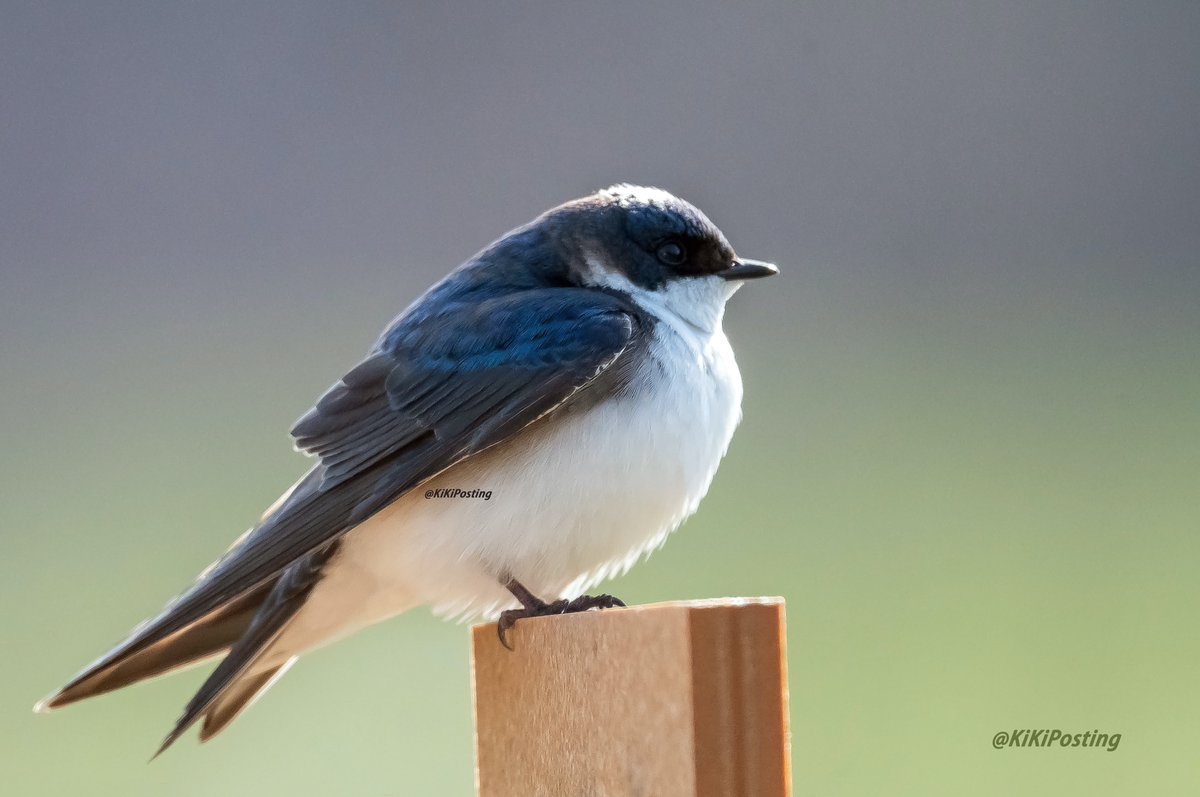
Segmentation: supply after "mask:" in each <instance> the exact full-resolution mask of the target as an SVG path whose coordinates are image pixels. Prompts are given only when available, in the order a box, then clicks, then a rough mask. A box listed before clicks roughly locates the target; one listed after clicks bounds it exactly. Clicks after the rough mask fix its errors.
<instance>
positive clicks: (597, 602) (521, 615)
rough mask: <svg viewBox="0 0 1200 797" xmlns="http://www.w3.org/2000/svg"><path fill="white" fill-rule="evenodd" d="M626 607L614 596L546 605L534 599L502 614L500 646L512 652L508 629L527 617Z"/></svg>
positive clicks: (599, 596)
mask: <svg viewBox="0 0 1200 797" xmlns="http://www.w3.org/2000/svg"><path fill="white" fill-rule="evenodd" d="M530 597H532V596H530ZM535 601H536V602H535ZM624 605H625V602H624V601H622V600H621V599H620V598H614V597H613V596H612V595H580V596H579V597H578V598H575V599H574V600H566V599H563V600H557V601H554V602H553V603H544V602H542V601H540V600H537V598H533V601H531V602H529V603H527V604H525V605H523V606H522V607H521V608H520V609H509V610H508V611H505V612H501V613H500V620H499V622H497V623H496V634H497V635H498V636H499V637H500V644H501V645H503V646H504V647H506V648H508V649H509V650H512V649H513V646H512V645H510V644H508V638H507V634H508V629H510V628H512V627H513V626H514V625H516V623H517V620H524V619H525V618H527V617H547V616H549V615H552V614H574V613H575V612H586V611H587V610H589V609H612V608H615V607H617V606H624Z"/></svg>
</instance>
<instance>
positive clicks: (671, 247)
mask: <svg viewBox="0 0 1200 797" xmlns="http://www.w3.org/2000/svg"><path fill="white" fill-rule="evenodd" d="M655 257H657V258H658V260H659V262H660V263H664V264H665V265H668V266H681V265H683V263H684V261H686V260H687V250H686V249H684V248H683V245H682V244H680V243H679V242H678V241H667V242H666V243H665V244H662V245H660V246H659V247H658V251H657V252H655Z"/></svg>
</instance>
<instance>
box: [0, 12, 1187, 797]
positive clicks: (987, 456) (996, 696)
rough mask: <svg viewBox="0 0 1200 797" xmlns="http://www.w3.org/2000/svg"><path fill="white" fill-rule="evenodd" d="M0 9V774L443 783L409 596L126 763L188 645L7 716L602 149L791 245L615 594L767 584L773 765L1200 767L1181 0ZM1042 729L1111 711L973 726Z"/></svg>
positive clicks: (163, 710) (148, 781)
mask: <svg viewBox="0 0 1200 797" xmlns="http://www.w3.org/2000/svg"><path fill="white" fill-rule="evenodd" d="M0 8H2V14H3V24H2V25H0V66H2V67H3V68H2V70H0V74H2V75H3V77H2V78H0V103H2V108H0V111H2V112H0V157H2V159H3V160H2V168H0V279H2V283H0V341H2V342H0V358H2V359H0V374H2V378H3V387H4V389H3V398H2V400H0V428H2V429H3V434H4V444H3V446H2V447H0V485H3V487H2V489H3V500H2V501H0V533H2V534H3V543H4V544H3V551H4V555H3V557H2V558H0V606H2V607H3V610H2V611H3V614H2V617H3V625H2V626H0V635H2V636H0V639H2V640H3V644H4V661H3V665H2V667H3V676H4V677H3V680H2V682H0V763H2V765H3V779H4V785H5V788H4V790H5V792H6V793H9V794H68V795H75V794H88V795H108V794H112V795H117V794H119V795H166V794H170V795H212V794H250V793H259V794H276V793H280V794H282V793H289V794H312V795H327V794H339V795H341V794H346V795H360V794H361V795H383V794H435V795H442V794H445V795H456V794H462V795H465V794H469V793H470V790H471V783H472V753H471V744H472V743H471V717H470V698H469V691H468V670H467V632H466V629H464V628H463V627H461V626H456V625H450V624H444V623H440V622H437V621H434V620H433V619H431V618H430V617H429V616H428V614H427V613H425V612H415V613H413V614H411V615H409V616H405V617H403V618H400V619H398V620H395V621H392V622H390V623H387V624H384V625H381V626H378V627H376V628H373V629H371V630H370V631H368V632H365V633H362V634H360V635H358V636H356V637H354V638H352V639H350V640H347V641H346V642H344V643H342V644H340V645H338V646H336V647H333V648H330V649H328V650H325V651H321V652H319V653H317V654H314V655H312V656H309V657H307V658H306V659H304V660H303V661H302V662H301V663H300V665H299V666H297V667H296V668H295V669H294V670H293V671H292V672H291V673H290V674H289V675H288V676H287V677H286V678H284V679H283V680H282V681H281V682H280V683H279V684H278V685H277V686H276V687H275V688H274V689H273V690H272V691H271V692H270V693H269V694H268V695H267V696H266V697H265V699H264V700H263V701H262V702H261V703H260V704H258V705H257V706H256V707H255V708H254V709H252V710H251V711H250V712H248V713H247V714H246V715H245V716H244V717H243V718H242V719H240V720H239V721H238V722H237V723H236V724H235V725H234V726H233V728H232V729H231V730H230V731H229V732H227V733H226V734H225V735H224V736H222V737H221V738H219V739H217V740H216V741H215V742H213V743H211V744H209V745H205V746H203V747H201V746H198V745H196V744H194V742H193V741H192V740H191V739H190V738H189V739H187V740H185V741H184V742H183V743H181V744H179V745H177V746H176V747H175V748H174V749H172V750H171V751H170V753H169V754H168V755H166V756H164V757H163V758H162V759H160V760H158V761H156V762H154V764H153V765H151V766H147V765H146V764H145V761H146V759H147V757H148V756H149V755H150V753H151V752H153V750H154V748H155V746H156V745H157V742H158V740H159V739H160V738H161V737H162V735H163V734H164V733H165V732H166V730H167V729H168V728H169V727H170V724H171V722H172V720H173V719H174V718H175V716H176V715H177V713H178V711H179V710H180V709H181V707H182V705H183V704H184V703H185V702H186V700H187V698H188V697H189V696H190V694H191V691H192V690H193V689H194V688H195V687H196V686H197V685H198V683H199V682H200V680H201V679H202V678H203V672H202V671H192V672H189V673H186V674H182V675H178V676H175V677H172V678H169V679H165V680H161V681H157V682H154V683H151V684H147V685H144V686H140V687H137V688H134V689H131V690H129V691H127V692H123V693H120V694H117V695H114V696H109V697H105V698H102V699H98V700H96V701H94V702H88V703H85V704H81V705H79V706H78V707H75V708H72V709H70V710H67V711H65V712H63V713H60V714H55V715H52V716H48V717H43V716H35V715H33V714H31V713H30V711H29V708H30V706H31V705H32V704H33V702H34V701H35V700H36V699H38V698H39V697H41V696H42V695H43V694H45V693H46V692H48V691H49V690H51V689H52V688H54V687H56V686H58V685H60V684H61V682H62V681H63V680H64V679H65V678H66V677H68V676H69V675H71V674H72V673H73V672H74V671H75V670H76V669H77V668H79V667H81V666H82V665H84V664H85V663H86V662H88V661H89V660H91V659H92V658H93V657H95V656H96V655H98V654H100V653H101V652H102V651H103V650H104V649H105V648H106V647H107V646H108V645H109V644H110V643H112V642H114V641H115V640H117V639H118V638H119V637H120V636H122V634H123V633H124V632H125V631H126V630H128V629H129V628H130V627H131V626H132V625H133V624H134V623H135V622H137V621H138V620H140V619H141V618H143V617H144V616H146V615H147V614H150V613H152V612H154V611H155V610H157V609H158V608H159V607H160V606H161V605H162V603H163V602H164V601H165V599H166V598H167V597H169V596H170V595H172V594H173V593H174V592H176V591H177V590H178V589H180V588H181V587H183V586H184V585H185V584H187V583H188V582H189V580H190V579H191V577H192V576H193V575H194V574H195V573H196V572H197V571H198V570H199V569H200V568H201V567H203V566H204V565H205V564H207V563H208V562H209V561H210V560H211V559H212V558H213V557H214V556H215V555H216V554H217V553H218V552H219V551H221V550H223V548H224V546H225V545H226V544H227V543H228V542H229V540H231V539H232V538H233V537H234V536H235V535H237V534H238V533H240V532H241V531H242V530H243V529H244V528H245V527H247V526H248V525H249V524H250V523H251V522H252V521H253V520H254V519H255V518H256V517H257V515H258V513H259V512H260V511H261V510H262V509H263V508H264V507H265V506H266V505H267V504H269V503H270V502H271V501H272V500H273V499H274V498H275V497H276V495H277V494H278V493H279V492H280V491H281V490H282V489H284V488H285V487H286V486H287V485H289V484H290V483H291V482H292V480H293V479H294V478H295V477H296V476H297V475H298V474H299V473H300V472H301V471H302V470H303V469H304V468H305V466H306V465H305V461H304V460H303V459H302V458H301V457H299V455H297V454H295V453H293V452H292V451H291V449H290V446H289V441H288V439H287V437H286V434H285V433H286V430H287V428H288V426H289V424H290V422H291V421H292V420H293V419H294V418H296V417H297V416H298V415H300V414H301V413H302V412H303V411H304V410H305V409H306V408H307V407H308V406H309V404H310V402H311V401H312V400H313V399H314V398H315V397H316V396H317V395H319V393H320V392H321V391H322V390H323V389H324V388H325V387H326V386H327V385H328V384H329V383H330V382H332V381H333V380H334V379H335V378H337V377H338V376H339V375H340V374H341V373H342V372H343V371H344V369H346V368H347V367H349V366H350V365H351V364H353V363H354V362H355V361H356V359H357V358H358V356H359V355H360V354H361V353H363V351H364V350H365V349H366V347H367V346H368V345H369V343H370V342H371V340H373V338H374V336H375V335H376V333H377V332H378V331H379V330H380V329H381V328H382V327H383V325H384V324H385V323H386V322H387V321H388V320H389V319H390V318H391V317H392V316H393V315H394V314H395V313H396V312H397V311H398V310H400V309H401V308H402V307H403V306H404V305H405V304H407V303H408V302H409V301H410V300H411V299H412V298H414V297H415V296H416V295H417V294H418V293H419V292H420V291H421V290H422V289H423V288H424V287H425V286H427V285H428V284H429V283H431V282H433V281H434V280H435V279H437V278H438V277H440V276H441V275H442V274H443V273H444V272H445V271H447V270H448V269H449V268H450V267H452V266H453V265H455V264H457V263H458V262H460V261H461V260H462V259H464V258H465V257H467V256H469V255H470V254H471V253H472V252H474V251H475V250H476V249H478V248H479V247H481V246H482V245H483V244H485V243H486V242H488V241H489V240H491V239H492V238H494V237H495V236H497V235H499V234H500V233H502V232H504V231H505V230H506V229H508V228H510V227H512V226H514V225H516V224H519V223H521V222H524V221H525V220H527V219H528V218H530V217H531V216H533V215H534V214H536V213H537V212H539V211H541V210H543V209H544V208H546V207H548V206H550V205H552V204H556V203H558V202H560V201H563V200H566V199H569V198H571V197H574V196H577V195H580V194H583V193H587V192H588V191H591V190H593V189H596V188H599V187H601V186H604V185H607V184H609V183H612V182H615V181H620V180H629V181H637V182H645V183H651V184H657V185H661V186H663V187H665V188H668V189H670V190H673V191H675V192H677V193H679V194H681V195H682V196H684V197H687V198H689V199H691V200H692V201H694V202H695V203H697V204H698V205H699V206H701V207H702V208H704V209H705V210H706V211H707V212H708V213H709V215H710V216H711V217H712V218H713V219H714V220H715V221H716V222H717V223H718V224H720V225H721V226H722V227H723V228H724V230H725V231H726V233H727V234H728V235H729V237H730V238H731V240H732V241H733V242H734V245H735V246H737V247H738V248H739V249H740V250H741V251H742V252H743V253H744V254H746V255H749V256H752V257H759V258H769V259H773V260H776V261H778V262H779V263H780V265H781V267H782V269H783V271H784V274H783V276H781V277H780V278H778V279H776V280H774V281H772V282H771V283H769V284H761V285H753V286H750V287H748V288H747V289H746V290H745V291H743V292H742V293H741V294H740V295H738V296H737V297H736V299H735V300H734V301H733V302H732V304H731V306H730V309H729V313H728V315H727V329H728V332H729V335H730V337H731V338H732V340H733V342H734V346H735V348H736V350H737V352H738V355H739V361H740V362H741V365H742V372H743V377H744V380H745V383H746V401H745V422H744V423H743V425H742V428H741V430H740V432H739V434H738V436H737V437H736V439H735V440H734V444H733V447H732V449H731V451H730V453H729V456H728V458H727V460H726V461H725V463H724V465H723V467H722V469H721V472H720V473H719V474H718V476H717V479H716V482H715V483H714V485H713V488H712V491H711V493H710V495H709V497H708V499H707V500H706V501H705V503H704V505H703V507H702V509H701V511H700V513H699V514H698V515H697V516H696V517H695V518H694V519H693V520H691V521H690V522H689V523H688V524H687V525H686V527H685V528H684V529H683V530H682V531H681V532H680V533H679V534H677V535H676V536H675V537H674V538H672V539H671V540H670V542H669V543H668V544H667V546H666V548H665V549H664V550H662V551H661V552H659V553H658V554H657V555H655V556H654V557H653V558H652V559H651V560H650V561H649V562H647V563H645V564H643V565H641V566H639V567H638V568H636V569H635V570H634V571H633V572H632V573H631V574H629V575H628V576H627V577H625V578H622V579H620V580H619V581H617V582H613V583H612V584H611V585H610V586H609V588H610V589H611V590H612V591H613V592H615V593H616V594H618V595H620V596H622V597H623V598H625V599H626V600H627V601H630V602H648V601H661V600H668V599H674V598H696V597H709V596H721V595H758V594H778V595H783V596H785V597H786V598H787V600H788V611H789V644H790V666H791V697H792V722H793V734H794V771H795V780H796V786H797V789H796V790H797V793H798V794H823V795H862V794H913V795H931V794H956V795H957V794H980V795H990V794H995V795H1001V794H1003V795H1008V794H1050V793H1054V794H1062V795H1094V794H1156V795H1174V794H1180V795H1182V794H1196V793H1200V757H1198V756H1197V755H1196V744H1197V741H1200V726H1198V724H1197V717H1200V686H1198V678H1197V661H1198V659H1200V636H1198V634H1197V616H1198V611H1197V610H1198V608H1200V579H1197V576H1196V569H1197V568H1196V565H1197V562H1200V536H1198V534H1197V531H1198V530H1197V517H1198V509H1200V507H1198V500H1197V499H1198V498H1200V479H1198V476H1200V371H1198V367H1197V366H1198V358H1200V256H1198V252H1200V222H1198V219H1200V149H1198V148H1197V143H1196V142H1197V129H1198V124H1197V123H1198V122H1200V89H1198V86H1200V80H1197V75H1200V48H1198V47H1197V45H1196V43H1197V41H1200V6H1197V5H1196V4H1195V3H1193V2H1178V3H1171V2H1150V3H1141V4H1135V3H1111V2H1087V3H1050V2H1023V3H1004V4H997V3H959V2H919V3H909V4H879V5H872V4H857V3H847V2H839V1H837V0H827V1H825V2H813V3H782V2H781V3H775V4H758V3H739V4H727V3H716V2H710V3H701V4H695V3H683V2H677V3H661V4H660V3H653V4H636V5H635V4H628V5H619V4H608V5H606V6H605V7H604V8H600V7H598V4H589V5H587V6H585V5H583V4H579V5H578V6H576V7H573V8H567V7H563V6H561V5H560V4H535V3H517V4H493V3H479V4H464V3H456V4H439V5H436V6H435V4H416V3H413V4H399V3H358V4H353V5H351V4H326V3H319V2H297V3H288V4H266V5H255V4H246V3H236V4H234V3H229V4H222V3H206V4H186V5H183V4H180V5H172V6H170V7H168V6H166V5H165V4H155V3H146V4H140V3H120V4H99V3H28V4H18V3H11V2H4V3H3V4H0ZM1040 727H1045V728H1062V729H1063V730H1067V731H1070V732H1081V731H1085V730H1092V729H1099V730H1100V731H1102V732H1108V733H1121V734H1122V736H1123V739H1122V742H1121V744H1120V747H1119V748H1118V750H1117V751H1116V752H1112V753H1109V752H1106V751H1103V750H1099V749H1088V750H1081V749H1066V750H1063V749H1008V750H1000V751H997V750H993V749H992V747H991V741H990V740H991V738H992V736H993V734H994V733H996V732H997V731H1000V730H1011V729H1013V728H1040Z"/></svg>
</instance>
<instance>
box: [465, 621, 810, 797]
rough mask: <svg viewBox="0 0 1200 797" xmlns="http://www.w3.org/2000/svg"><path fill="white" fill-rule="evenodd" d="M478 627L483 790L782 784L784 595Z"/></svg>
mask: <svg viewBox="0 0 1200 797" xmlns="http://www.w3.org/2000/svg"><path fill="white" fill-rule="evenodd" d="M508 639H509V642H510V643H511V644H512V645H513V647H514V648H515V651H509V650H506V649H505V648H503V647H502V646H501V645H500V642H499V640H498V639H497V637H496V626H495V625H480V626H476V627H475V628H474V629H473V632H472V643H473V644H472V668H471V673H472V679H473V682H474V702H475V752H476V764H477V769H476V783H477V786H478V789H479V794H480V795H481V797H542V796H543V795H544V796H545V797H573V796H574V795H588V796H589V797H593V796H594V797H600V796H601V795H604V797H624V795H631V796H632V795H645V797H676V795H678V797H685V795H686V797H718V796H719V797H786V796H787V795H789V794H791V787H790V772H789V754H788V702H787V665H786V658H785V645H784V605H783V600H782V599H781V598H749V599H748V598H729V599H724V600H713V601H688V602H678V603H663V604H655V605H651V606H635V607H631V608H628V609H608V610H605V611H601V612H594V611H593V612H586V613H583V614H570V615H560V616H556V617H543V618H537V619H531V620H520V621H518V622H517V624H516V626H514V627H513V628H512V629H511V630H510V631H509V635H508Z"/></svg>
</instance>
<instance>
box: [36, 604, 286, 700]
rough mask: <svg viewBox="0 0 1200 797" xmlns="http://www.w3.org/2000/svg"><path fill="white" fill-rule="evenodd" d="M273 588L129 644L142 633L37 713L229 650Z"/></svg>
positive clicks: (74, 680) (82, 674)
mask: <svg viewBox="0 0 1200 797" xmlns="http://www.w3.org/2000/svg"><path fill="white" fill-rule="evenodd" d="M271 586H272V585H271V584H264V585H263V586H261V587H259V588H258V589H254V590H251V591H250V592H247V593H246V594H244V595H242V596H240V597H238V598H236V599H235V600H233V601H230V602H229V603H227V604H225V605H224V606H221V607H220V608H218V609H216V610H215V611H213V612H211V613H209V614H207V615H205V616H204V617H201V618H200V619H199V620H197V621H195V622H194V623H192V624H191V625H188V626H185V627H183V628H181V629H179V630H178V631H176V632H175V633H173V634H170V635H168V636H166V637H163V638H162V639H159V640H157V641H156V642H154V643H153V644H150V645H148V646H144V647H142V646H131V645H129V642H130V641H132V640H134V639H136V638H137V632H138V630H140V627H139V629H134V632H133V633H132V634H130V637H129V639H128V640H126V642H123V643H121V644H120V645H118V646H117V647H116V648H114V649H113V650H111V651H109V652H108V653H106V654H105V655H104V656H102V657H101V658H99V659H98V660H96V661H95V662H93V663H92V664H90V665H88V666H87V667H86V668H85V669H84V670H83V671H82V672H80V673H79V674H78V675H76V676H75V677H74V678H72V679H71V680H70V682H68V683H67V685H66V686H64V687H62V688H61V689H59V690H58V691H57V692H55V693H53V694H51V695H49V696H47V697H46V698H45V699H43V700H42V701H41V702H39V703H38V704H37V705H36V706H34V710H35V711H38V712H47V711H52V710H54V709H57V708H62V707H63V706H68V705H70V704H72V703H76V702H78V701H80V700H84V699H85V698H89V697H95V696H96V695H102V694H105V693H106V692H111V691H113V690H114V689H120V688H121V687H123V686H129V685H130V684H134V683H137V682H138V681H144V680H147V679H149V678H155V677H157V676H159V675H165V674H166V673H169V672H173V671H175V670H179V669H183V668H185V667H190V666H192V665H194V664H199V663H200V662H202V661H204V660H206V659H209V658H212V657H213V656H216V655H219V654H221V653H224V652H226V651H228V650H229V648H230V647H231V646H232V645H233V643H234V642H236V641H237V639H238V638H239V637H241V636H242V634H244V633H245V632H246V629H247V628H249V627H250V623H251V621H252V620H253V618H254V615H255V614H256V613H257V612H258V609H259V607H260V606H261V604H262V603H263V600H264V599H265V598H266V596H267V594H268V593H269V592H270V588H271Z"/></svg>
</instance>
